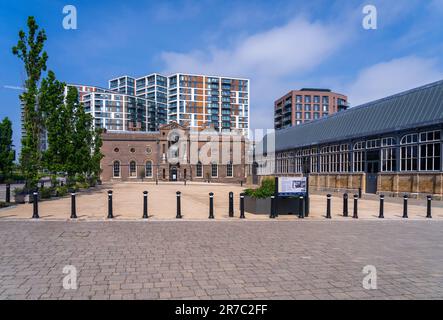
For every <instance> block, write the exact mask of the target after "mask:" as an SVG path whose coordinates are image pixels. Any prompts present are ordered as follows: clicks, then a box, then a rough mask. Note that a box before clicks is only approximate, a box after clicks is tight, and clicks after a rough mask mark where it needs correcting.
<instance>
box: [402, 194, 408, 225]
mask: <svg viewBox="0 0 443 320" xmlns="http://www.w3.org/2000/svg"><path fill="white" fill-rule="evenodd" d="M402 218H404V219H407V218H408V195H406V194H405V195H404V196H403V217H402Z"/></svg>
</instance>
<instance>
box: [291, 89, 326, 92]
mask: <svg viewBox="0 0 443 320" xmlns="http://www.w3.org/2000/svg"><path fill="white" fill-rule="evenodd" d="M298 91H316V92H332V91H331V89H321V88H301V89H300V90H298Z"/></svg>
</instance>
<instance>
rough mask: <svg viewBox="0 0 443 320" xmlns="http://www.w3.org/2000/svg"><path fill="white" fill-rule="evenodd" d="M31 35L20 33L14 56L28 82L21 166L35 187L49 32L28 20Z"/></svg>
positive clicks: (21, 96)
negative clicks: (40, 98)
mask: <svg viewBox="0 0 443 320" xmlns="http://www.w3.org/2000/svg"><path fill="white" fill-rule="evenodd" d="M27 26H28V34H27V35H26V33H25V32H24V31H23V30H20V32H19V34H18V35H19V40H18V42H17V45H16V46H14V47H13V48H12V53H13V54H14V55H16V56H17V57H18V58H20V59H21V60H22V61H23V63H24V68H25V71H26V75H27V79H26V81H25V92H24V93H23V94H21V95H20V100H21V102H22V104H23V107H24V128H25V131H26V133H25V134H24V136H23V137H22V141H21V144H22V149H21V152H20V165H21V169H22V171H23V174H24V176H25V179H26V184H27V187H28V188H29V187H35V186H36V185H37V180H38V172H39V168H40V159H41V152H40V138H41V136H42V123H41V112H40V109H39V107H38V91H39V90H38V86H39V82H40V78H41V75H42V72H43V71H46V61H47V60H48V55H47V53H46V52H45V51H43V46H44V43H45V41H46V33H45V31H44V30H43V29H41V30H39V26H38V25H37V23H36V21H35V19H34V17H32V16H31V17H28V21H27Z"/></svg>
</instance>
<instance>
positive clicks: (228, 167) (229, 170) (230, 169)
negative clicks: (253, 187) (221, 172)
mask: <svg viewBox="0 0 443 320" xmlns="http://www.w3.org/2000/svg"><path fill="white" fill-rule="evenodd" d="M226 176H227V177H230V178H232V177H233V176H234V170H233V166H232V163H231V162H229V163H228V164H227V165H226Z"/></svg>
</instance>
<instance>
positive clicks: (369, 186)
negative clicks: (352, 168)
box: [366, 150, 380, 193]
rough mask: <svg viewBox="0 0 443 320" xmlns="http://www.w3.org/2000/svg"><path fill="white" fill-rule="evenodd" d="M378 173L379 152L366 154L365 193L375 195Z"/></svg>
mask: <svg viewBox="0 0 443 320" xmlns="http://www.w3.org/2000/svg"><path fill="white" fill-rule="evenodd" d="M379 172H380V150H377V151H368V152H367V153H366V193H377V178H378V173H379Z"/></svg>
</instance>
